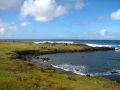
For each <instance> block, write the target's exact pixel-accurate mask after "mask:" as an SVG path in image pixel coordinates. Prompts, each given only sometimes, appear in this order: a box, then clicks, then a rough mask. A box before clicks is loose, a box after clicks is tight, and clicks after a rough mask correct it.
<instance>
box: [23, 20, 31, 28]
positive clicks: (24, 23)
mask: <svg viewBox="0 0 120 90" xmlns="http://www.w3.org/2000/svg"><path fill="white" fill-rule="evenodd" d="M28 24H30V23H29V22H27V21H24V22H22V23H21V26H22V27H25V26H27V25H28Z"/></svg>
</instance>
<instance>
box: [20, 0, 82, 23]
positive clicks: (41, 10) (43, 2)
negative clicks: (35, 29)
mask: <svg viewBox="0 0 120 90" xmlns="http://www.w3.org/2000/svg"><path fill="white" fill-rule="evenodd" d="M68 2H69V1H68ZM82 6H83V4H81V3H80V2H79V3H78V2H77V3H76V6H75V7H76V8H81V7H82ZM75 7H74V8H75ZM67 11H68V7H67V5H65V4H62V3H59V4H58V3H57V0H26V1H25V2H24V4H23V6H22V8H21V16H22V17H24V18H25V17H27V16H32V17H34V18H35V20H37V21H40V22H47V21H50V20H53V19H54V18H57V17H61V16H63V15H65V14H66V13H67Z"/></svg>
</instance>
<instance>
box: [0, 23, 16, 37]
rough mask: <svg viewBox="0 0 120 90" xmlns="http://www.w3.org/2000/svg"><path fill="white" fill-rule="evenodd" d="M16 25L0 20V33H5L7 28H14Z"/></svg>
mask: <svg viewBox="0 0 120 90" xmlns="http://www.w3.org/2000/svg"><path fill="white" fill-rule="evenodd" d="M15 29H17V26H16V25H15V24H14V23H6V22H0V35H3V34H5V32H6V31H7V30H15Z"/></svg>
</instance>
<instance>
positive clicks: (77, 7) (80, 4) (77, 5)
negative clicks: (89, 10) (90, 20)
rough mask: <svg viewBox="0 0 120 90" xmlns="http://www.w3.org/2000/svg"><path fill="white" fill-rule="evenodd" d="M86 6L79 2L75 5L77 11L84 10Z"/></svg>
mask: <svg viewBox="0 0 120 90" xmlns="http://www.w3.org/2000/svg"><path fill="white" fill-rule="evenodd" d="M84 6H85V4H84V2H83V1H81V0H80V1H77V2H76V3H75V5H74V7H75V9H82V8H83V7H84Z"/></svg>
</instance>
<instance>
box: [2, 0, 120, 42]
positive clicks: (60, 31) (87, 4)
mask: <svg viewBox="0 0 120 90" xmlns="http://www.w3.org/2000/svg"><path fill="white" fill-rule="evenodd" d="M0 39H100V40H101V39H103V40H104V39H106V40H120V0H0Z"/></svg>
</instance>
